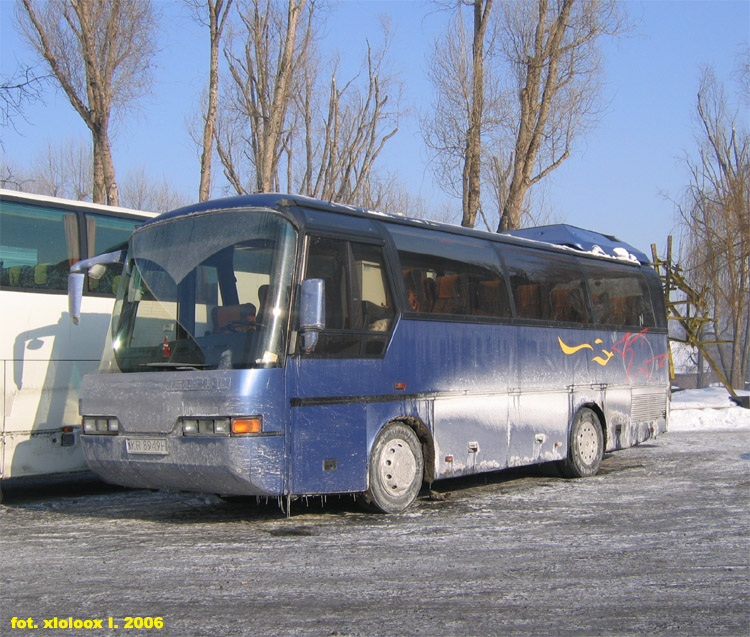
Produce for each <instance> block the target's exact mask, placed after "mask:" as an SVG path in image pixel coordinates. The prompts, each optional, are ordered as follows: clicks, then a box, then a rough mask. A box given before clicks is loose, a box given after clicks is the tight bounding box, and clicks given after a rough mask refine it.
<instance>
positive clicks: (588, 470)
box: [560, 407, 604, 478]
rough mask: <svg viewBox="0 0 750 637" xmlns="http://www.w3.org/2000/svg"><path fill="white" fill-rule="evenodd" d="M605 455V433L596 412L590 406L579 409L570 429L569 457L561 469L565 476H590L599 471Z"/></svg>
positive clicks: (563, 462)
mask: <svg viewBox="0 0 750 637" xmlns="http://www.w3.org/2000/svg"><path fill="white" fill-rule="evenodd" d="M603 457H604V434H603V433H602V425H601V422H600V421H599V417H598V416H597V415H596V413H595V412H594V411H593V410H591V409H589V408H588V407H583V408H582V409H579V410H578V413H577V414H576V417H575V419H574V420H573V426H572V427H571V429H570V441H569V444H568V457H567V458H566V459H565V460H563V461H562V463H561V465H560V471H561V473H562V475H563V477H565V478H588V477H590V476H593V475H596V474H597V473H598V472H599V465H600V464H601V462H602V458H603Z"/></svg>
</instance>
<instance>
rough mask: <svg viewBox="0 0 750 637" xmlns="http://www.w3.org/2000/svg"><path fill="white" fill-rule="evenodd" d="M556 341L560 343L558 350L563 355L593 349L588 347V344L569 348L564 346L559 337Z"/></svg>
mask: <svg viewBox="0 0 750 637" xmlns="http://www.w3.org/2000/svg"><path fill="white" fill-rule="evenodd" d="M557 340H558V341H559V342H560V349H562V351H563V353H565V354H575V353H576V352H579V351H581V350H582V349H594V348H593V346H591V345H589V344H588V343H584V344H583V345H577V346H576V347H571V346H570V345H566V344H565V343H564V342H563V340H562V339H561V338H560V337H559V336H558V337H557Z"/></svg>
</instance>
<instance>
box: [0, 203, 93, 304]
mask: <svg viewBox="0 0 750 637" xmlns="http://www.w3.org/2000/svg"><path fill="white" fill-rule="evenodd" d="M79 259H80V244H79V238H78V220H77V217H76V215H75V214H74V213H65V212H63V211H62V210H57V209H55V208H40V207H38V206H33V205H27V204H24V203H17V202H12V201H3V202H2V208H1V209H0V286H2V287H4V288H13V289H23V290H29V291H33V290H57V291H61V292H62V291H64V290H67V286H68V272H69V268H70V266H71V265H72V264H73V263H74V262H75V261H78V260H79Z"/></svg>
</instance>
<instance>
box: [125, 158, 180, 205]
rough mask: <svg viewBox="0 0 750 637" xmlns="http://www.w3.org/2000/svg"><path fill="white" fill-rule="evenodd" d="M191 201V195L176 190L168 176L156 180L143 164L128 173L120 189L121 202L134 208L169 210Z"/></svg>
mask: <svg viewBox="0 0 750 637" xmlns="http://www.w3.org/2000/svg"><path fill="white" fill-rule="evenodd" d="M191 201H192V200H191V198H190V197H188V196H186V195H185V194H183V193H180V192H178V191H176V190H175V189H174V188H173V187H172V186H171V185H170V183H169V182H168V181H167V178H166V177H164V176H162V178H161V180H154V178H153V177H152V176H151V175H150V174H148V173H147V172H146V170H145V169H144V168H143V167H142V166H141V167H139V168H136V169H134V170H131V171H130V172H129V173H128V174H127V175H126V177H125V179H124V180H123V181H122V188H121V189H120V204H121V205H123V206H125V207H127V208H133V209H134V210H148V211H150V212H167V211H169V210H174V209H175V208H179V207H181V206H185V205H187V204H189V203H190V202H191Z"/></svg>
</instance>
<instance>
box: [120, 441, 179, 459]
mask: <svg viewBox="0 0 750 637" xmlns="http://www.w3.org/2000/svg"><path fill="white" fill-rule="evenodd" d="M125 449H126V451H127V452H128V453H150V454H155V455H166V454H168V453H169V452H168V451H167V440H166V438H126V439H125Z"/></svg>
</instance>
